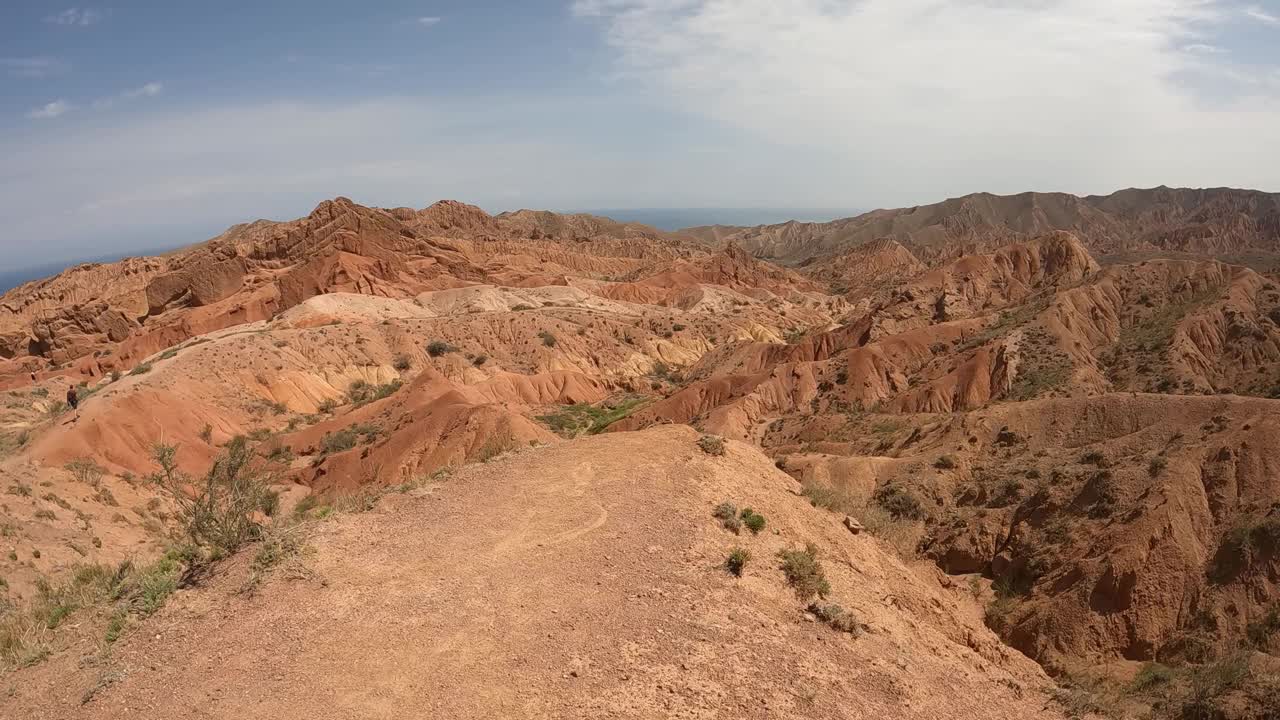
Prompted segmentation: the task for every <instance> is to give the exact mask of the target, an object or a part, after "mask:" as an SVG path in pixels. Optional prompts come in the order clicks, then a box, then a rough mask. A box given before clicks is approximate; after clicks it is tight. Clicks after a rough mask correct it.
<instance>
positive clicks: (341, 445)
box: [320, 428, 357, 455]
mask: <svg viewBox="0 0 1280 720" xmlns="http://www.w3.org/2000/svg"><path fill="white" fill-rule="evenodd" d="M356 442H357V436H356V433H355V431H353V430H351V428H344V429H342V430H339V431H337V432H334V433H325V435H324V437H323V438H321V439H320V450H321V451H322V452H323V453H324V454H326V455H331V454H333V453H340V452H345V451H347V450H350V449H351V448H353V447H355V446H356Z"/></svg>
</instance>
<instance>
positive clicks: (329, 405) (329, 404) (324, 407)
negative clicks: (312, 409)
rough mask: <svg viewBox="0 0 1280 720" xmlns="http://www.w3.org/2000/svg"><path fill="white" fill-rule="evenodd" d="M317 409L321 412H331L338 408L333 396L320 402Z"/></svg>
mask: <svg viewBox="0 0 1280 720" xmlns="http://www.w3.org/2000/svg"><path fill="white" fill-rule="evenodd" d="M318 409H319V410H320V412H322V413H331V412H333V411H334V410H337V409H338V401H337V400H334V399H333V398H328V399H326V400H324V401H322V402H321V403H320V405H319V408H318Z"/></svg>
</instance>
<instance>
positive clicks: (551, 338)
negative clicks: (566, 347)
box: [538, 330, 556, 347]
mask: <svg viewBox="0 0 1280 720" xmlns="http://www.w3.org/2000/svg"><path fill="white" fill-rule="evenodd" d="M538 337H540V338H542V344H543V345H546V346H547V347H555V346H556V336H555V335H552V334H551V333H549V332H547V331H546V330H543V331H542V332H540V333H538Z"/></svg>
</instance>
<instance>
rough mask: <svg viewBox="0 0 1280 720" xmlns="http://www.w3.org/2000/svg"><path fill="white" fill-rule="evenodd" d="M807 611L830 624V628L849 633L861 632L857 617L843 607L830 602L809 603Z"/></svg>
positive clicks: (856, 633) (857, 633)
mask: <svg viewBox="0 0 1280 720" xmlns="http://www.w3.org/2000/svg"><path fill="white" fill-rule="evenodd" d="M809 612H811V613H813V616H814V617H816V618H818V619H819V620H821V621H822V622H824V623H826V624H827V625H830V626H831V627H832V628H834V629H836V630H839V631H840V632H844V633H849V634H851V635H859V634H861V628H860V627H859V626H858V619H857V618H855V617H854V616H853V614H852V613H849V612H848V611H846V610H845V609H844V608H842V607H840V606H839V605H836V604H835V603H832V604H830V605H823V604H821V603H816V602H815V603H810V604H809Z"/></svg>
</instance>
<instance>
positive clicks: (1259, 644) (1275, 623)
mask: <svg viewBox="0 0 1280 720" xmlns="http://www.w3.org/2000/svg"><path fill="white" fill-rule="evenodd" d="M1277 632H1280V605H1273V606H1272V607H1271V609H1270V610H1268V611H1267V614H1266V615H1264V616H1263V617H1262V619H1261V620H1258V621H1257V622H1251V623H1249V624H1248V625H1247V626H1245V638H1246V639H1248V641H1249V644H1250V645H1252V646H1253V647H1254V648H1256V649H1258V650H1264V651H1265V650H1266V649H1267V644H1268V643H1269V642H1270V640H1271V636H1272V635H1274V634H1276V633H1277Z"/></svg>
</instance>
